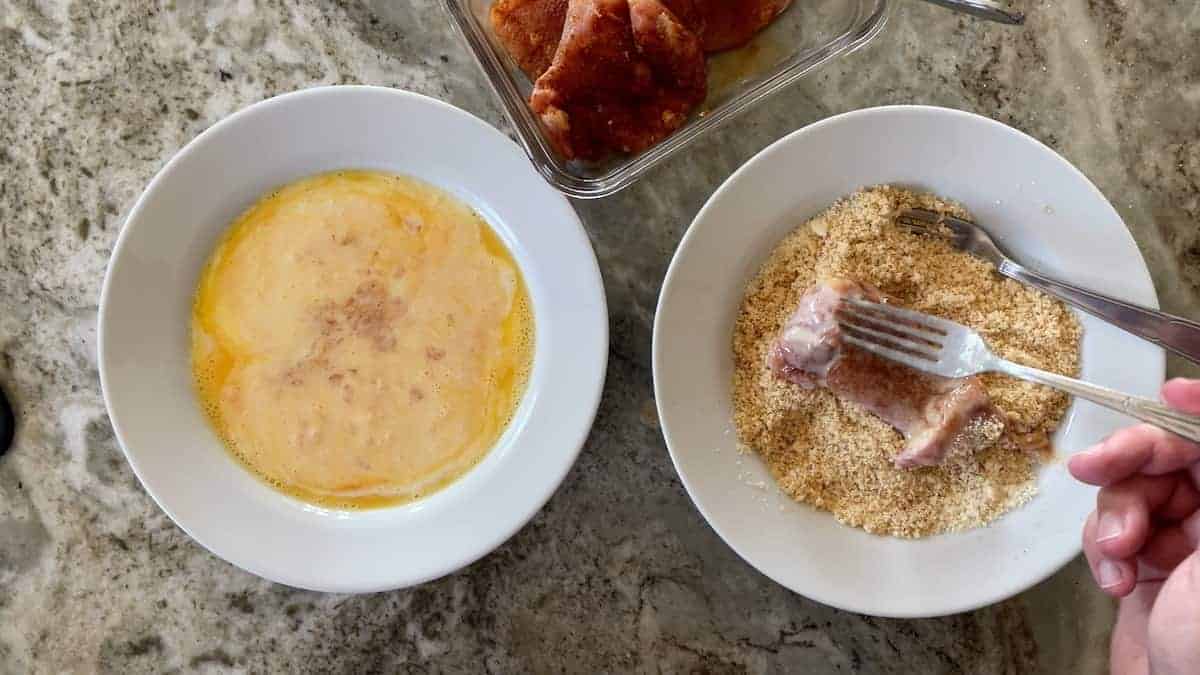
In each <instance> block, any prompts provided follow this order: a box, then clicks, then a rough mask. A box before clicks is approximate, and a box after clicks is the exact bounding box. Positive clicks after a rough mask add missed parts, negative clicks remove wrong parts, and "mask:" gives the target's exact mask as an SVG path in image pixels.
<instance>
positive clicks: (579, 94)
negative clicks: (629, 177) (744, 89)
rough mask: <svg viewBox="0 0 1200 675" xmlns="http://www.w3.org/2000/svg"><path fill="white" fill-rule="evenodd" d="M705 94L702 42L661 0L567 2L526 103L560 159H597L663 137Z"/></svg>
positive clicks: (682, 121)
mask: <svg viewBox="0 0 1200 675" xmlns="http://www.w3.org/2000/svg"><path fill="white" fill-rule="evenodd" d="M705 93H706V83H705V66H704V53H703V52H702V51H701V49H700V41H699V39H698V38H697V37H696V35H695V34H694V33H692V32H691V31H688V30H687V29H685V28H684V27H683V25H682V24H680V23H679V21H678V19H676V18H675V15H673V14H671V12H670V10H668V9H667V8H666V7H664V6H663V5H662V3H660V2H659V1H658V0H571V3H570V6H569V7H568V9H567V19H566V22H565V24H564V25H563V34H562V40H561V41H560V42H559V45H558V51H557V52H556V53H555V55H554V62H553V63H552V64H551V66H550V68H549V70H547V71H546V72H545V73H544V74H543V75H542V76H541V77H540V78H538V80H537V83H536V84H535V85H534V89H533V95H532V96H530V99H529V103H530V107H531V108H532V109H533V112H534V113H535V114H536V115H537V116H538V117H539V118H540V119H541V121H542V124H543V125H544V126H545V128H546V131H547V133H548V134H549V136H550V138H551V139H552V140H553V141H554V143H555V145H556V146H557V147H558V149H559V150H560V151H561V152H562V154H563V155H564V156H566V157H567V158H570V159H576V158H578V159H598V158H600V157H603V156H604V155H606V154H608V153H609V152H611V151H613V150H620V151H622V152H638V151H641V150H644V149H645V148H647V147H649V146H651V145H653V144H654V143H657V142H658V141H660V140H662V139H663V138H666V137H667V136H668V135H670V134H671V132H673V131H675V130H676V129H678V128H679V127H680V126H682V125H683V123H684V121H685V120H686V119H687V116H688V113H689V112H690V111H691V110H692V108H694V107H695V106H697V105H699V104H700V103H701V102H702V101H703V100H704V96H705Z"/></svg>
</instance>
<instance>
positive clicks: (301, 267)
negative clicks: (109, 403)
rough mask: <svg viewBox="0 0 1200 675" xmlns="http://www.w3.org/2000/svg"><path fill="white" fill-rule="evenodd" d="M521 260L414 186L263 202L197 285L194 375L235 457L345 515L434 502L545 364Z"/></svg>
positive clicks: (326, 183) (384, 178)
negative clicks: (536, 352) (537, 351)
mask: <svg viewBox="0 0 1200 675" xmlns="http://www.w3.org/2000/svg"><path fill="white" fill-rule="evenodd" d="M533 348H534V323H533V312H532V308H531V305H530V299H529V293H528V291H527V289H526V285H525V282H524V280H523V278H522V276H521V271H520V269H519V268H518V266H517V264H516V262H515V260H514V258H513V256H512V254H511V253H510V251H509V250H508V249H507V248H506V247H505V245H504V243H503V242H502V241H501V240H500V238H499V237H498V236H497V235H496V233H495V232H494V231H493V230H492V229H491V228H490V227H489V225H488V224H487V223H486V222H485V221H484V220H483V218H481V217H480V216H479V215H478V214H477V213H475V212H474V211H473V210H472V209H471V208H470V207H468V206H467V205H466V204H464V203H462V202H460V201H458V200H457V199H455V198H454V197H452V196H451V195H449V194H447V193H445V192H443V191H441V190H439V189H437V188H435V187H433V186H431V185H428V184H426V183H424V182H421V181H419V180H416V179H414V178H410V177H405V176H398V175H393V174H387V173H381V172H371V171H341V172H336V173H331V174H325V175H320V176H315V177H312V178H308V179H304V180H301V181H299V182H296V183H292V184H290V185H287V186H286V187H283V188H281V189H279V190H277V191H275V192H273V193H272V194H269V195H267V196H266V197H264V198H262V199H261V200H260V201H259V202H258V203H256V204H254V205H253V206H251V207H250V208H249V209H248V210H247V211H246V212H245V213H243V214H242V215H241V216H240V217H239V218H238V219H237V220H236V221H235V222H234V223H233V224H232V226H231V227H230V228H229V230H228V232H227V233H226V234H225V236H224V237H223V238H222V240H221V241H220V242H219V243H218V245H217V247H216V250H215V251H214V252H213V254H212V256H211V258H210V259H209V261H208V263H207V264H206V266H205V267H204V270H203V272H202V273H201V278H200V282H199V287H198V289H197V293H196V298H195V304H194V307H193V311H192V370H193V374H194V376H195V382H196V391H197V395H198V398H199V400H200V403H201V406H202V407H203V409H204V412H205V414H206V415H207V417H208V419H209V420H210V422H211V424H212V426H213V428H214V430H215V431H216V433H217V435H218V436H219V437H220V438H221V440H222V441H223V442H224V444H225V446H226V447H227V448H228V450H229V451H230V452H231V453H232V455H233V456H234V457H235V458H236V459H237V460H238V461H240V462H241V463H242V464H243V465H245V466H246V467H247V468H248V469H249V470H250V471H251V472H253V473H254V474H255V475H257V476H258V477H260V478H261V479H262V480H264V481H266V482H267V483H269V484H270V485H272V486H273V487H275V488H276V489H278V490H280V491H282V492H285V493H287V494H289V495H292V496H294V497H297V498H299V499H302V500H304V501H307V502H310V503H313V504H317V505H320V506H326V507H334V508H348V509H356V508H371V507H380V506H390V505H395V504H401V503H405V502H408V501H411V500H414V499H417V498H420V497H422V496H425V495H428V494H430V493H431V492H433V491H436V490H438V489H440V488H442V487H444V486H446V485H447V484H449V483H451V482H452V481H454V480H455V479H457V478H459V477H460V476H462V475H463V474H464V473H465V472H467V471H468V470H469V469H470V468H471V467H473V466H475V465H476V464H477V463H478V462H479V461H480V460H481V459H482V458H483V457H484V456H486V455H487V453H488V452H489V451H490V450H491V448H492V447H493V446H495V444H496V442H497V440H498V439H499V438H500V436H501V434H502V433H503V432H504V430H505V428H506V427H507V426H508V424H509V422H510V420H511V419H512V417H513V414H514V412H515V410H516V408H517V406H518V405H519V403H520V401H521V398H522V395H523V393H524V390H525V387H526V383H527V380H528V377H529V372H530V369H531V367H532V361H533Z"/></svg>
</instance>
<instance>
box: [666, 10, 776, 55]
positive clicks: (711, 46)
mask: <svg viewBox="0 0 1200 675" xmlns="http://www.w3.org/2000/svg"><path fill="white" fill-rule="evenodd" d="M663 1H664V2H665V3H666V5H667V7H668V8H669V9H670V10H671V11H672V12H674V13H675V15H676V16H678V17H679V20H680V21H681V22H683V25H685V26H687V27H688V28H689V29H691V30H692V32H694V33H696V34H697V35H699V36H700V41H701V43H702V44H703V46H704V51H706V52H719V51H722V50H725V49H733V48H734V47H741V46H742V45H744V44H746V43H747V42H749V41H750V39H751V38H753V37H754V36H755V35H756V34H757V33H758V31H760V30H762V29H763V28H766V27H767V25H768V24H770V23H771V22H772V21H774V20H775V18H776V17H778V16H779V15H780V14H782V13H783V10H785V9H787V8H788V5H790V4H791V2H792V0H663Z"/></svg>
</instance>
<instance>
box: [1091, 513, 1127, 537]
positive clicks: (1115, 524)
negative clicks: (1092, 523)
mask: <svg viewBox="0 0 1200 675" xmlns="http://www.w3.org/2000/svg"><path fill="white" fill-rule="evenodd" d="M1124 531H1125V521H1124V520H1123V519H1122V518H1121V516H1120V515H1118V514H1116V513H1102V514H1100V523H1099V525H1097V526H1096V543H1097V544H1103V543H1104V542H1106V541H1110V540H1112V539H1116V538H1117V537H1119V536H1121V533H1122V532H1124Z"/></svg>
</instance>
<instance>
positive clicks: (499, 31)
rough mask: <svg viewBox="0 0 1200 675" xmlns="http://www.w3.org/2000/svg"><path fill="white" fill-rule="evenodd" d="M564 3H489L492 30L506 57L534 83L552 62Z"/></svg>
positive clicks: (506, 0)
mask: <svg viewBox="0 0 1200 675" xmlns="http://www.w3.org/2000/svg"><path fill="white" fill-rule="evenodd" d="M566 17H567V0H496V2H495V3H493V4H492V9H491V20H492V30H494V31H496V37H497V38H499V39H500V42H501V43H503V44H504V48H505V49H506V50H508V53H509V55H511V56H512V58H513V60H514V61H516V62H517V65H518V66H520V67H521V70H523V71H525V74H526V75H528V76H529V79H530V80H536V79H537V78H538V77H540V76H541V74H542V73H544V72H546V69H547V68H549V67H550V62H551V61H553V60H554V52H555V51H557V50H558V40H559V38H560V37H562V31H563V20H564V19H566Z"/></svg>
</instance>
